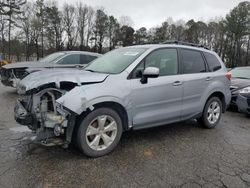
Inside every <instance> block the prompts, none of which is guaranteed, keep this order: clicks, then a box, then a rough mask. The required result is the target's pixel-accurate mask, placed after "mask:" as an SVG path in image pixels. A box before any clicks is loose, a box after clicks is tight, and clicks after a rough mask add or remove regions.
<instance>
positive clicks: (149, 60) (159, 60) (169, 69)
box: [132, 49, 178, 78]
mask: <svg viewBox="0 0 250 188" xmlns="http://www.w3.org/2000/svg"><path fill="white" fill-rule="evenodd" d="M147 67H157V68H159V70H160V74H159V76H168V75H176V74H177V73H178V55H177V50H176V49H159V50H156V51H153V52H152V53H151V54H149V55H148V56H147V57H146V58H145V59H144V60H143V62H142V63H141V64H140V65H139V66H137V67H136V69H135V70H134V71H133V73H132V77H133V78H135V77H140V75H141V73H142V71H143V70H144V69H145V68H147ZM140 71H141V73H139V72H140ZM137 75H138V76H137Z"/></svg>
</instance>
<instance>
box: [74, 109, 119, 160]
mask: <svg viewBox="0 0 250 188" xmlns="http://www.w3.org/2000/svg"><path fill="white" fill-rule="evenodd" d="M122 130H123V129H122V121H121V118H120V116H119V115H118V113H117V112H116V111H114V110H112V109H110V108H98V109H96V110H94V111H92V112H90V113H89V114H88V115H87V116H86V117H84V118H83V120H82V122H81V123H80V126H79V129H78V132H77V143H78V147H79V149H80V150H81V151H82V152H83V153H84V154H85V155H87V156H89V157H100V156H103V155H106V154H108V153H110V152H111V151H113V150H114V148H115V147H116V146H117V144H118V143H119V141H120V138H121V135H122Z"/></svg>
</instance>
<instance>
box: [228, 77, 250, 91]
mask: <svg viewBox="0 0 250 188" xmlns="http://www.w3.org/2000/svg"><path fill="white" fill-rule="evenodd" d="M231 86H232V87H233V88H235V89H236V88H244V87H247V86H250V80H248V79H238V78H233V79H232V80H231Z"/></svg>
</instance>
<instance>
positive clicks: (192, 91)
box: [180, 49, 212, 120]
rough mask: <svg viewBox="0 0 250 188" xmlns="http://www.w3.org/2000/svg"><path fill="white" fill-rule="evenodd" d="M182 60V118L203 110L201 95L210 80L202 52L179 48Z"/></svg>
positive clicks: (187, 117)
mask: <svg viewBox="0 0 250 188" xmlns="http://www.w3.org/2000/svg"><path fill="white" fill-rule="evenodd" d="M180 52H181V61H182V73H183V76H184V82H183V105H182V119H183V120H184V119H189V118H191V117H193V116H195V115H198V114H199V113H201V112H202V110H203V105H204V104H202V96H203V95H204V94H205V90H206V88H207V87H208V86H209V83H210V82H211V80H212V77H211V73H210V72H208V68H207V65H206V63H205V59H204V57H203V54H202V53H201V52H200V51H198V50H191V49H180Z"/></svg>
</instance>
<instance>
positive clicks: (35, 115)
mask: <svg viewBox="0 0 250 188" xmlns="http://www.w3.org/2000/svg"><path fill="white" fill-rule="evenodd" d="M65 92H66V91H65V90H62V89H56V88H47V89H44V90H41V91H40V92H38V93H35V94H31V95H29V96H26V97H25V98H24V99H22V100H17V102H16V106H15V110H14V112H15V119H16V121H17V122H18V123H19V124H21V125H26V126H28V127H29V128H30V129H31V130H32V131H33V132H34V133H35V140H34V141H36V142H39V143H41V144H43V145H46V146H53V145H63V146H64V147H67V146H68V144H69V143H70V142H71V137H72V133H73V128H74V125H75V114H74V113H73V112H70V111H69V110H66V109H64V108H63V107H61V106H60V105H59V104H57V103H56V100H57V99H58V98H60V97H61V96H62V95H64V94H65Z"/></svg>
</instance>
